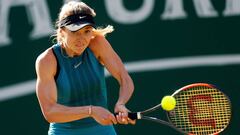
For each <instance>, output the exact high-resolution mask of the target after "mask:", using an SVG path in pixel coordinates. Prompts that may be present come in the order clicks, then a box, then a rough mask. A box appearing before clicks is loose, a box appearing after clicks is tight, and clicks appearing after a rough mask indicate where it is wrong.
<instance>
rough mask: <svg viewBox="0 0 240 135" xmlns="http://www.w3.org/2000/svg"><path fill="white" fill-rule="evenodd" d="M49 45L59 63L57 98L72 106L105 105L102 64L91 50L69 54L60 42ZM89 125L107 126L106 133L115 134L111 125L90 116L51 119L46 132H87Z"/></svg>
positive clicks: (56, 79) (58, 100) (56, 80)
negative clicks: (67, 120) (52, 121)
mask: <svg viewBox="0 0 240 135" xmlns="http://www.w3.org/2000/svg"><path fill="white" fill-rule="evenodd" d="M52 49H53V52H54V55H55V57H56V59H57V64H58V66H57V74H56V76H55V82H56V86H57V102H58V103H59V104H62V105H66V106H72V107H74V106H86V105H94V106H102V107H104V108H107V92H106V83H105V77H104V67H103V66H102V65H101V64H100V63H99V61H98V60H97V58H96V57H95V56H94V54H93V52H92V51H91V50H90V49H89V48H86V49H85V50H84V52H83V53H82V54H81V55H80V56H76V57H68V56H67V54H66V52H65V51H64V50H63V49H62V48H61V46H60V45H59V44H56V45H54V46H53V47H52ZM90 127H94V128H96V127H99V128H101V127H104V129H107V130H106V131H107V132H109V131H108V128H109V130H111V132H112V133H111V132H110V134H109V135H114V134H115V131H114V129H113V127H112V126H101V125H100V124H99V123H97V122H96V121H95V120H94V119H93V118H84V119H80V120H76V121H72V122H66V123H50V127H49V134H51V135H59V134H68V135H71V134H82V133H83V132H86V133H87V131H86V129H90V130H91V128H90ZM107 127H108V128H107ZM78 132H79V133H78ZM88 134H89V133H88ZM96 134H99V132H98V133H96ZM103 134H106V133H103ZM83 135H84V134H83Z"/></svg>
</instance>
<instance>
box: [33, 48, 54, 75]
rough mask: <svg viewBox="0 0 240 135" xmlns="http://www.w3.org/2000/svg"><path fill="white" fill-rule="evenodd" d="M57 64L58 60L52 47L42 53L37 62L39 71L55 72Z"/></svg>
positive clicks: (36, 65)
mask: <svg viewBox="0 0 240 135" xmlns="http://www.w3.org/2000/svg"><path fill="white" fill-rule="evenodd" d="M56 65H57V61H56V58H55V56H54V54H53V51H52V48H51V47H50V48H48V49H47V50H45V51H44V52H43V53H41V54H40V55H39V56H38V57H37V59H36V62H35V67H36V70H37V72H38V71H39V70H44V71H45V70H48V71H49V72H51V71H52V72H54V71H55V70H56Z"/></svg>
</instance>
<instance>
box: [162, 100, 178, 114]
mask: <svg viewBox="0 0 240 135" xmlns="http://www.w3.org/2000/svg"><path fill="white" fill-rule="evenodd" d="M161 106H162V108H163V109H164V110H166V111H171V110H173V109H174V108H175V106H176V100H175V98H174V97H173V96H164V97H163V98H162V101H161Z"/></svg>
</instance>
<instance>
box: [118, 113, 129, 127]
mask: <svg viewBox="0 0 240 135" xmlns="http://www.w3.org/2000/svg"><path fill="white" fill-rule="evenodd" d="M117 121H118V123H120V124H125V123H126V122H127V120H126V119H124V118H123V114H122V112H119V113H118V115H117Z"/></svg>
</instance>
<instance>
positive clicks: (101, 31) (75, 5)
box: [52, 1, 114, 43]
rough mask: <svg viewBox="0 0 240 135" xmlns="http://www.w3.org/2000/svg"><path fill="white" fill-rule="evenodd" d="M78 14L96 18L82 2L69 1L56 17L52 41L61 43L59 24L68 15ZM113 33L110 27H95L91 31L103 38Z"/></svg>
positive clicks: (91, 10) (90, 9) (93, 12)
mask: <svg viewBox="0 0 240 135" xmlns="http://www.w3.org/2000/svg"><path fill="white" fill-rule="evenodd" d="M78 13H84V14H89V15H91V16H93V17H95V16H96V13H95V11H94V10H93V9H92V8H91V7H89V6H88V5H87V4H85V3H84V2H78V1H69V2H67V3H65V4H64V5H63V6H62V8H61V10H60V13H59V15H58V19H57V21H56V23H55V32H54V34H53V35H52V37H54V39H53V41H57V42H58V43H62V42H63V37H62V35H61V34H60V29H61V28H60V26H59V22H60V21H61V20H62V19H64V18H66V17H67V16H69V15H72V14H78ZM113 31H114V28H113V26H111V25H108V26H107V27H105V28H104V27H97V28H96V29H94V30H93V32H94V34H95V35H103V36H106V34H108V33H111V32H113Z"/></svg>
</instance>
